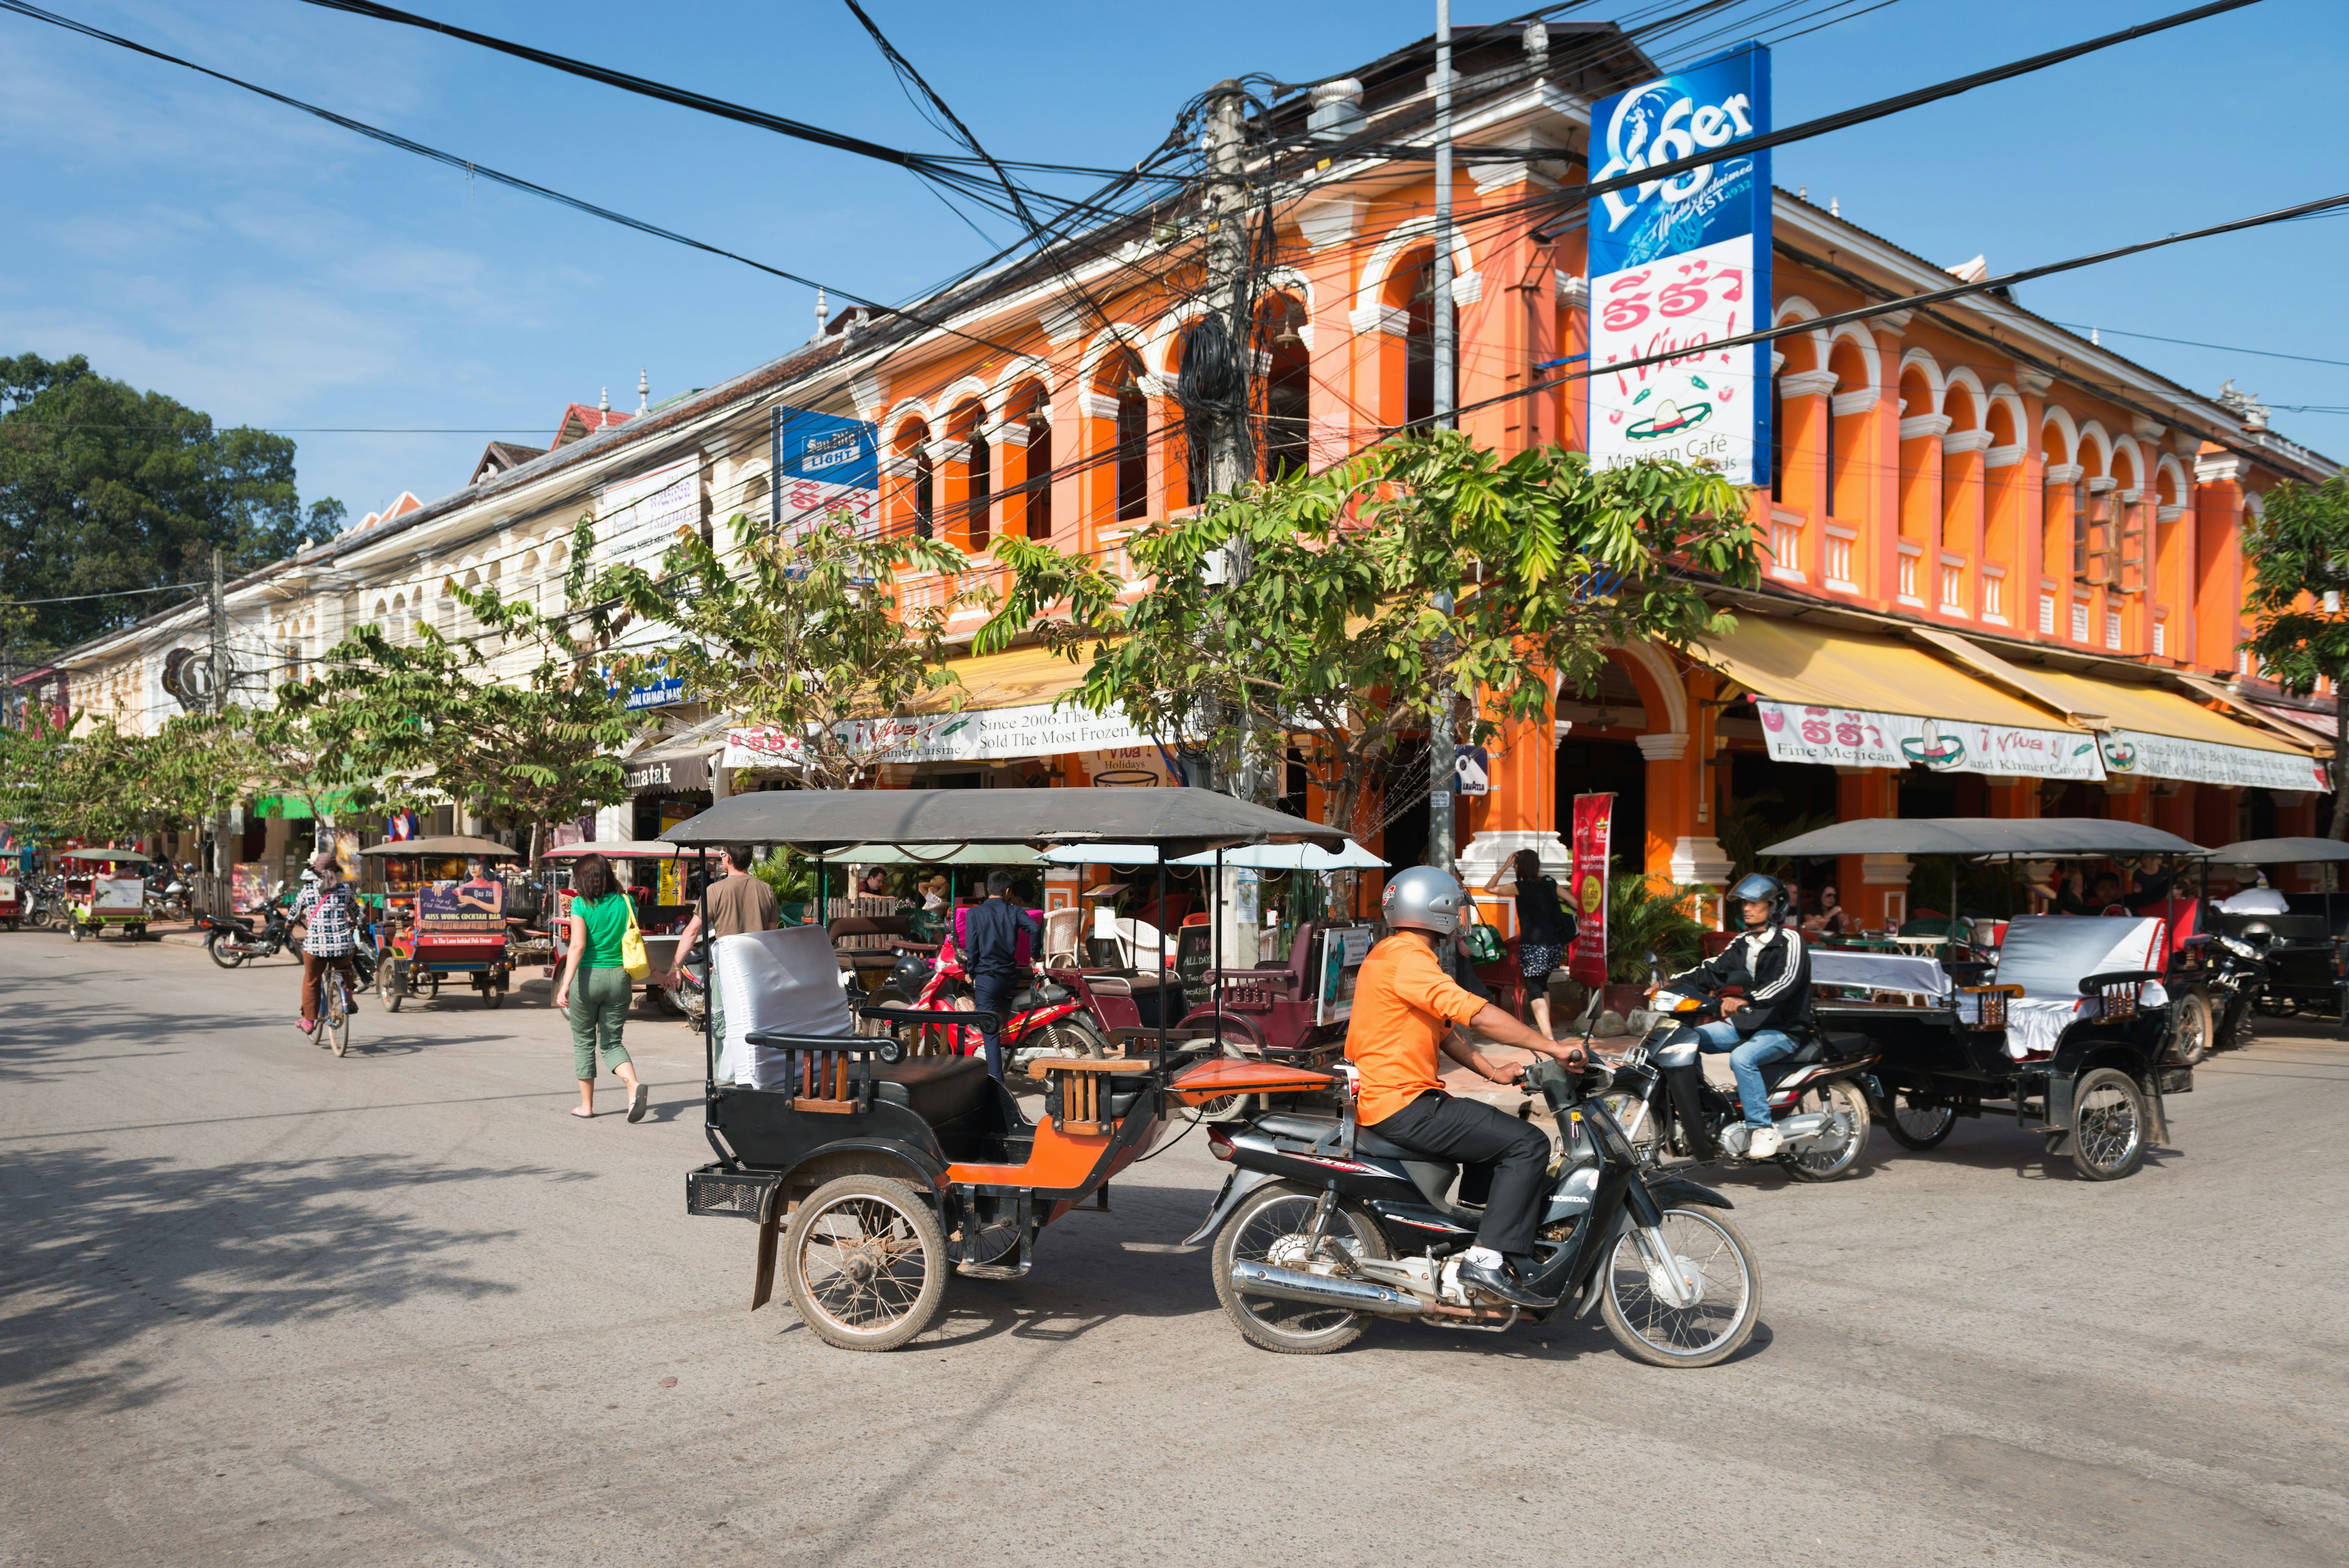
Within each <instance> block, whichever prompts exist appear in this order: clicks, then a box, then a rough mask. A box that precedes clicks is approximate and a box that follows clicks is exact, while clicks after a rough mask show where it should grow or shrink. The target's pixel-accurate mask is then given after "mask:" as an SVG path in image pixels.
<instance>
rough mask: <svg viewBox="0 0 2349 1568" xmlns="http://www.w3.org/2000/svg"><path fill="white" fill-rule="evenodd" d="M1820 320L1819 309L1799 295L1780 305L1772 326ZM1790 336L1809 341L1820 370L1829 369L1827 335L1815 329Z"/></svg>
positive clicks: (1771, 320)
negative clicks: (1790, 322)
mask: <svg viewBox="0 0 2349 1568" xmlns="http://www.w3.org/2000/svg"><path fill="white" fill-rule="evenodd" d="M1818 318H1819V307H1818V306H1816V305H1813V304H1812V303H1811V302H1810V301H1809V300H1807V299H1805V298H1804V297H1803V296H1801V295H1799V294H1798V295H1795V296H1792V297H1790V298H1788V299H1785V300H1784V301H1782V302H1781V303H1780V304H1779V306H1778V313H1777V314H1776V315H1775V316H1773V317H1770V325H1771V326H1773V327H1784V326H1785V325H1786V323H1787V322H1789V321H1816V320H1817V319H1818ZM1789 336H1791V337H1802V338H1806V339H1807V340H1808V341H1809V343H1810V345H1811V356H1812V358H1815V359H1816V360H1817V361H1818V368H1819V369H1822V370H1824V369H1826V368H1827V335H1826V333H1824V332H1822V331H1820V330H1819V329H1818V328H1817V327H1812V328H1811V329H1810V330H1809V331H1808V332H1796V333H1792V334H1790V335H1789ZM1782 341H1783V340H1782Z"/></svg>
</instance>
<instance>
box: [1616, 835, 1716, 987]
mask: <svg viewBox="0 0 2349 1568" xmlns="http://www.w3.org/2000/svg"><path fill="white" fill-rule="evenodd" d="M1706 892H1707V889H1705V888H1694V887H1689V888H1677V887H1671V886H1666V887H1663V888H1655V887H1651V886H1650V885H1649V882H1648V878H1647V877H1646V876H1645V874H1643V873H1642V872H1640V870H1638V869H1637V868H1636V867H1632V866H1630V864H1629V863H1627V862H1625V861H1622V860H1618V861H1616V862H1615V864H1614V867H1613V869H1612V871H1611V873H1610V874H1609V877H1608V879H1607V979H1608V981H1609V983H1610V984H1614V985H1644V984H1646V983H1647V979H1648V955H1649V954H1650V953H1651V952H1652V953H1654V954H1655V955H1656V959H1657V961H1658V963H1659V964H1660V965H1661V969H1662V971H1663V972H1664V973H1666V974H1674V973H1677V972H1679V971H1682V970H1684V969H1687V968H1688V967H1689V966H1690V965H1692V964H1693V963H1695V962H1696V961H1697V960H1698V959H1699V958H1701V957H1702V956H1703V948H1702V940H1703V938H1704V928H1703V927H1702V926H1701V925H1699V924H1697V923H1696V921H1695V920H1694V919H1692V918H1690V916H1689V913H1688V911H1689V910H1690V909H1692V908H1694V907H1695V905H1694V900H1695V899H1697V898H1700V897H1702V896H1704V895H1705V894H1706Z"/></svg>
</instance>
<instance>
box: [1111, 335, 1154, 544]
mask: <svg viewBox="0 0 2349 1568" xmlns="http://www.w3.org/2000/svg"><path fill="white" fill-rule="evenodd" d="M1123 358H1124V363H1123V366H1122V367H1121V369H1120V372H1119V375H1118V378H1117V382H1116V389H1117V449H1116V450H1117V516H1118V521H1120V522H1122V523H1123V522H1126V521H1129V520H1131V519H1133V518H1138V517H1146V516H1148V515H1149V514H1150V400H1149V399H1147V398H1145V397H1143V395H1142V377H1141V373H1140V372H1141V367H1140V366H1139V365H1137V364H1135V363H1134V360H1133V355H1131V354H1128V355H1125V356H1124V357H1123Z"/></svg>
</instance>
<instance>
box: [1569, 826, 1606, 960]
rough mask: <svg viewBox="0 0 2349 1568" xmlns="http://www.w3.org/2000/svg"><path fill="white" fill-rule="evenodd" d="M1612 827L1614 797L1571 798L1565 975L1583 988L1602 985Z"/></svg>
mask: <svg viewBox="0 0 2349 1568" xmlns="http://www.w3.org/2000/svg"><path fill="white" fill-rule="evenodd" d="M1614 828H1615V797H1614V796H1613V795H1611V794H1578V795H1576V796H1575V797H1574V871H1573V873H1572V875H1571V876H1569V877H1568V879H1567V897H1568V899H1569V900H1570V901H1571V902H1572V903H1573V905H1574V920H1575V936H1574V947H1573V950H1572V951H1571V952H1570V953H1569V954H1568V958H1567V964H1566V972H1567V973H1568V974H1569V975H1571V976H1573V977H1574V978H1575V979H1576V980H1578V981H1581V982H1582V983H1583V984H1585V985H1588V986H1600V985H1604V984H1606V983H1607V866H1608V860H1609V854H1610V852H1611V850H1612V843H1611V840H1612V838H1613V836H1614Z"/></svg>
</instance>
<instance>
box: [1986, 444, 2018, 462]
mask: <svg viewBox="0 0 2349 1568" xmlns="http://www.w3.org/2000/svg"><path fill="white" fill-rule="evenodd" d="M2022 461H2023V443H2022V442H2021V441H2015V442H2013V444H2011V445H2008V446H1994V447H1992V448H1990V449H1989V450H1988V451H1986V452H1983V453H1982V466H1983V467H1984V468H2013V466H2014V465H2015V464H2016V463H2018V462H2022Z"/></svg>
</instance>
